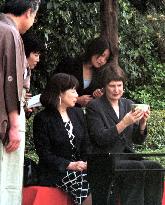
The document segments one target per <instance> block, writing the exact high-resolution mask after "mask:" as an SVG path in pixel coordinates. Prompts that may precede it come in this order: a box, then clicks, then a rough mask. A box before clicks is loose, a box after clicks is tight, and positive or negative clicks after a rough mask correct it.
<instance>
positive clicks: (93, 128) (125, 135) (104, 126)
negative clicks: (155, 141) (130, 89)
mask: <svg viewBox="0 0 165 205" xmlns="http://www.w3.org/2000/svg"><path fill="white" fill-rule="evenodd" d="M132 103H133V102H132V101H130V100H128V99H125V98H121V99H120V100H119V119H118V117H117V115H116V113H115V111H114V109H113V108H112V106H111V104H110V103H109V101H108V100H107V98H106V96H105V95H103V96H102V97H101V98H98V99H95V100H93V101H91V102H90V103H89V104H88V105H87V110H86V111H87V124H88V130H89V136H90V140H91V145H92V146H91V147H92V148H91V152H92V153H109V152H110V153H117V152H119V153H122V152H133V143H135V144H142V143H143V142H144V140H145V138H146V130H145V132H144V135H141V134H140V129H139V125H138V124H133V125H130V126H129V127H127V128H126V129H125V130H124V131H123V132H122V133H120V134H118V131H117V128H116V124H117V123H118V122H119V121H121V119H122V118H123V117H124V116H125V114H126V113H128V112H129V111H130V110H131V104H132Z"/></svg>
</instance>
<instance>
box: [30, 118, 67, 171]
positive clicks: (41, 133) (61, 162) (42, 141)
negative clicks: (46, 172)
mask: <svg viewBox="0 0 165 205" xmlns="http://www.w3.org/2000/svg"><path fill="white" fill-rule="evenodd" d="M33 137H34V144H35V148H36V152H37V154H38V156H39V158H40V161H42V162H43V163H44V164H46V165H47V166H48V167H49V168H50V169H52V167H53V168H54V169H56V170H58V171H59V172H64V171H65V170H66V168H67V166H68V165H69V163H70V161H69V160H66V159H64V158H62V157H59V156H57V155H56V154H55V150H53V152H52V143H51V140H50V137H49V131H48V126H47V123H46V121H45V120H44V118H43V116H42V117H41V116H39V115H37V116H35V118H34V122H33ZM53 149H54V148H53Z"/></svg>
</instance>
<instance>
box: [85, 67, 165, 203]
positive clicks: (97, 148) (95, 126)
mask: <svg viewBox="0 0 165 205" xmlns="http://www.w3.org/2000/svg"><path fill="white" fill-rule="evenodd" d="M102 79H103V81H102V82H103V88H104V92H105V93H104V95H103V96H101V97H100V98H97V99H95V100H93V101H91V102H90V103H89V104H88V105H87V109H86V112H87V124H88V130H89V136H90V139H91V144H92V150H91V152H92V153H95V154H99V155H101V154H109V153H134V150H133V144H142V143H143V142H144V141H145V140H146V137H147V121H148V118H149V115H150V110H149V108H148V107H147V109H145V110H143V109H141V108H138V107H137V108H136V109H135V110H134V109H132V104H133V102H132V101H131V100H129V99H126V98H123V97H122V95H123V92H124V84H125V81H126V76H125V73H124V71H123V70H122V69H121V68H120V67H118V66H115V65H112V64H107V65H105V67H104V70H103V76H102ZM95 160H96V161H95V162H94V160H93V161H92V164H93V165H92V167H93V169H92V170H90V169H88V171H89V176H90V178H89V182H90V187H91V193H92V199H93V204H94V205H96V204H97V205H102V204H107V196H108V190H109V186H110V184H111V182H112V173H110V172H111V171H112V165H110V164H109V162H108V161H105V163H104V165H103V166H102V165H101V164H98V159H95ZM101 163H102V162H101ZM96 165H97V166H96ZM89 167H91V161H88V168H89ZM116 168H117V169H127V170H131V169H138V171H131V172H129V173H128V172H118V173H116V177H115V181H116V184H117V185H116V187H117V189H118V192H119V197H120V204H121V205H151V204H152V205H161V204H162V193H163V184H164V183H163V173H162V172H154V171H148V172H145V171H143V170H144V169H162V166H161V165H160V164H159V163H158V162H155V161H150V160H144V159H142V158H140V157H132V158H131V157H129V156H128V155H125V156H124V157H122V156H121V157H118V158H116ZM100 187H102V189H100ZM100 196H101V197H100Z"/></svg>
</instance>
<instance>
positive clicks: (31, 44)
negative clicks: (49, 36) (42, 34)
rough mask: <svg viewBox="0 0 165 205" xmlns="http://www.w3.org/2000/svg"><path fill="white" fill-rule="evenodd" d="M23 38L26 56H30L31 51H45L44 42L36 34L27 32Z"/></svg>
mask: <svg viewBox="0 0 165 205" xmlns="http://www.w3.org/2000/svg"><path fill="white" fill-rule="evenodd" d="M22 40H23V43H24V47H25V55H26V58H28V57H29V56H30V53H32V52H33V53H41V52H42V51H43V44H42V42H41V41H40V40H38V38H36V36H35V35H34V34H30V33H25V34H24V35H22Z"/></svg>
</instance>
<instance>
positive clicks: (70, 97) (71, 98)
mask: <svg viewBox="0 0 165 205" xmlns="http://www.w3.org/2000/svg"><path fill="white" fill-rule="evenodd" d="M60 97H61V106H64V107H74V106H75V103H76V101H77V97H78V94H77V91H76V89H75V88H72V89H69V90H67V91H65V92H64V93H61V94H60Z"/></svg>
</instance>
